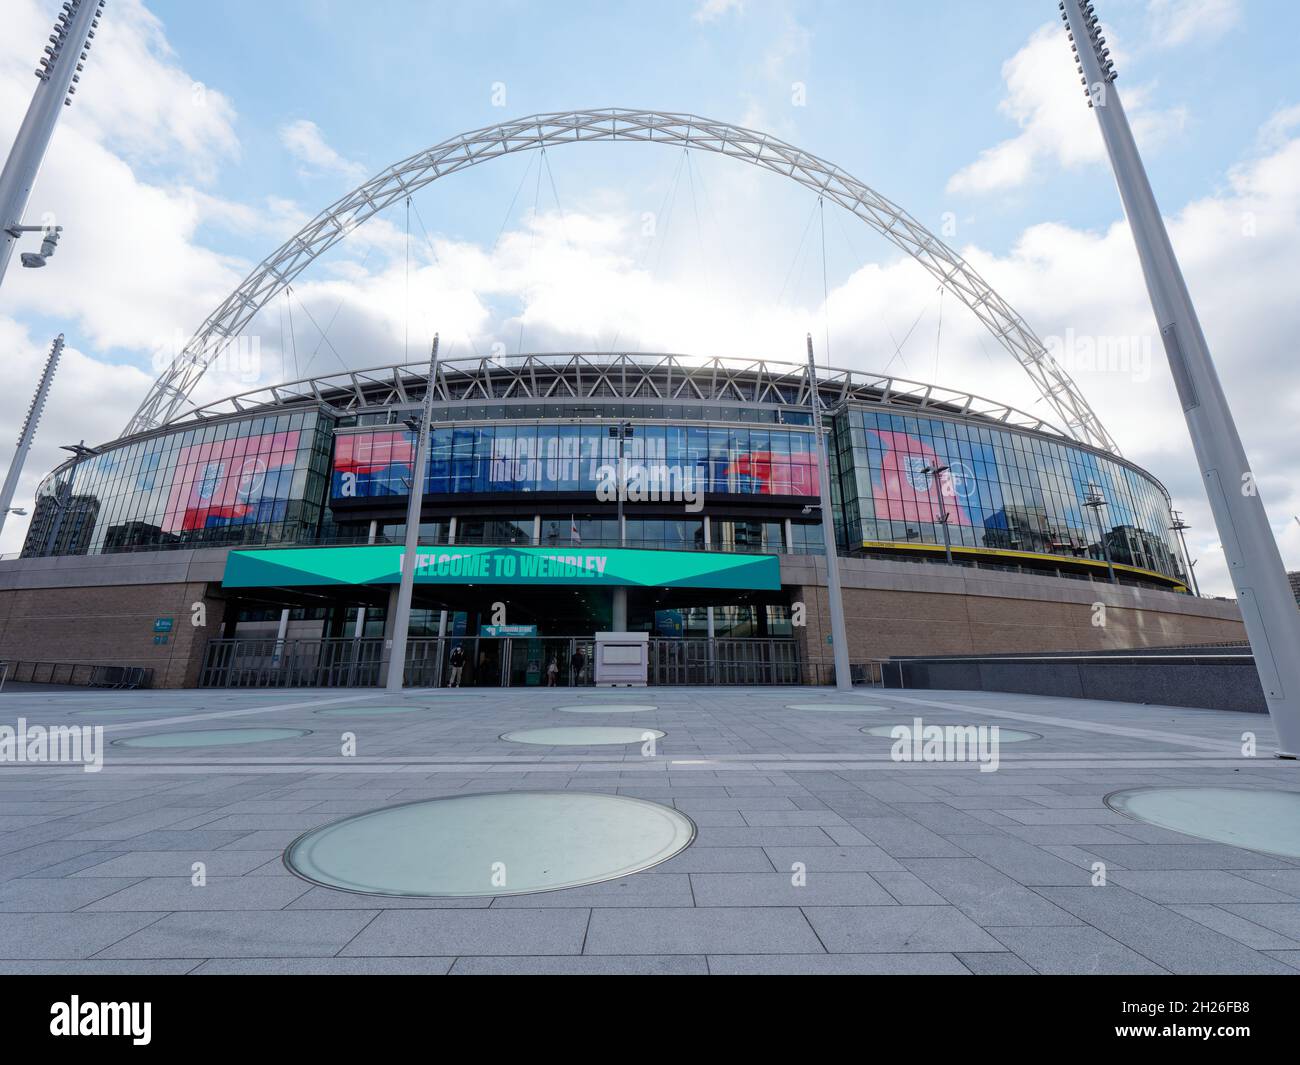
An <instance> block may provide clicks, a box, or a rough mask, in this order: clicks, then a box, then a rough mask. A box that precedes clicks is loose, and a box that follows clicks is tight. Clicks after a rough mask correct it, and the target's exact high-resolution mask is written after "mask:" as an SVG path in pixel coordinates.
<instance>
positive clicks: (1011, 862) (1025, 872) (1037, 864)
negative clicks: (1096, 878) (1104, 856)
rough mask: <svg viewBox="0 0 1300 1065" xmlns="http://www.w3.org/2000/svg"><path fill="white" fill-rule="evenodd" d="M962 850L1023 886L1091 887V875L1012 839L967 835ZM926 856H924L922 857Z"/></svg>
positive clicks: (962, 842)
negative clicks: (1087, 885) (1080, 885)
mask: <svg viewBox="0 0 1300 1065" xmlns="http://www.w3.org/2000/svg"><path fill="white" fill-rule="evenodd" d="M961 847H962V850H963V851H965V852H966V853H968V854H970V855H972V856H973V857H976V858H980V859H982V860H983V861H984V862H986V863H987V864H989V865H991V866H993V868H994V869H997V870H999V871H1001V872H1003V873H1005V874H1006V875H1007V876H1009V877H1011V879H1012V880H1015V881H1017V882H1019V883H1021V884H1025V885H1027V886H1029V887H1036V886H1039V885H1045V884H1053V885H1056V884H1059V885H1074V884H1087V883H1088V882H1089V880H1090V876H1089V874H1088V873H1087V872H1086V871H1084V870H1082V869H1080V868H1079V867H1078V866H1075V865H1071V864H1070V863H1069V862H1065V861H1062V860H1061V859H1060V858H1058V857H1056V855H1054V854H1051V853H1049V852H1048V851H1045V850H1043V848H1042V847H1036V846H1034V845H1033V844H1032V843H1026V842H1025V841H1024V840H1022V839H1015V838H1013V837H1011V836H963V837H962V839H961ZM921 857H924V856H921Z"/></svg>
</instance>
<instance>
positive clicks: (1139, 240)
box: [1058, 0, 1300, 758]
mask: <svg viewBox="0 0 1300 1065" xmlns="http://www.w3.org/2000/svg"><path fill="white" fill-rule="evenodd" d="M1058 7H1059V8H1060V10H1061V12H1062V15H1061V17H1062V18H1063V19H1064V20H1065V22H1066V24H1067V26H1068V27H1069V33H1070V40H1071V41H1072V42H1073V47H1074V50H1075V54H1076V56H1077V62H1078V70H1079V73H1080V74H1081V75H1082V76H1083V85H1084V95H1085V96H1087V98H1088V106H1089V107H1091V108H1092V109H1093V111H1094V112H1095V113H1096V115H1097V121H1098V122H1099V123H1100V125H1101V135H1102V138H1103V139H1104V140H1105V142H1106V151H1107V153H1108V154H1109V156H1110V162H1111V166H1112V167H1113V169H1114V171H1115V181H1116V184H1117V185H1118V186H1119V194H1120V199H1121V200H1123V202H1124V212H1125V214H1126V215H1128V223H1129V228H1130V229H1131V230H1132V231H1133V242H1134V243H1135V244H1136V245H1137V252H1138V258H1139V259H1140V260H1141V262H1142V274H1143V276H1144V278H1145V279H1146V286H1147V292H1148V293H1149V294H1150V297H1151V306H1152V309H1153V310H1154V311H1155V315H1156V324H1157V325H1158V326H1159V328H1160V336H1161V339H1162V340H1163V341H1164V347H1165V354H1166V355H1167V356H1168V359H1169V370H1170V372H1171V374H1172V375H1173V379H1174V386H1175V387H1176V388H1177V390H1178V398H1179V401H1180V402H1181V403H1182V407H1183V415H1184V417H1185V418H1186V419H1187V428H1188V431H1189V432H1190V434H1191V437H1192V447H1193V449H1194V450H1195V452H1196V461H1197V463H1198V464H1199V465H1200V467H1201V475H1202V478H1203V479H1204V482H1205V492H1206V495H1207V496H1208V497H1209V500H1210V511H1211V512H1212V513H1213V515H1214V525H1215V528H1216V529H1217V530H1218V533H1219V539H1220V540H1221V541H1222V543H1223V553H1224V556H1225V557H1226V558H1227V560H1228V572H1229V574H1230V575H1231V577H1232V583H1233V587H1234V588H1236V590H1237V602H1238V604H1239V605H1240V607H1241V616H1242V620H1243V621H1244V622H1245V623H1246V635H1247V636H1248V637H1250V649H1251V651H1252V652H1253V653H1254V656H1255V668H1256V669H1257V670H1258V671H1259V680H1260V684H1261V686H1262V687H1263V689H1264V698H1265V700H1266V702H1267V704H1268V712H1269V715H1270V716H1271V717H1272V719H1273V727H1274V729H1276V731H1277V740H1278V754H1279V755H1281V756H1282V757H1285V758H1294V757H1296V756H1297V754H1300V609H1297V608H1296V601H1295V598H1294V596H1293V595H1292V594H1291V589H1290V587H1289V584H1288V581H1287V576H1286V568H1285V567H1284V566H1283V564H1282V555H1281V553H1280V552H1279V551H1278V547H1277V541H1276V540H1275V539H1274V537H1273V530H1272V528H1271V527H1270V526H1269V523H1268V514H1267V512H1266V511H1265V510H1264V504H1263V501H1262V500H1261V499H1260V497H1259V492H1258V491H1257V489H1256V486H1255V477H1254V475H1253V474H1252V473H1251V470H1250V463H1249V462H1247V460H1246V452H1245V449H1244V448H1243V447H1242V445H1241V437H1240V435H1239V434H1238V433H1237V426H1236V423H1235V422H1234V421H1233V418H1232V411H1231V410H1229V409H1228V401H1227V398H1226V397H1225V396H1224V394H1223V386H1222V385H1221V384H1220V383H1219V375H1218V373H1217V372H1216V371H1215V368H1214V362H1213V360H1212V359H1211V357H1210V349H1209V346H1208V345H1207V344H1206V342H1205V335H1204V333H1202V332H1201V323H1200V322H1199V321H1198V320H1197V317H1196V309H1195V308H1194V307H1193V306H1192V298H1191V295H1190V294H1189V293H1188V291H1187V284H1186V282H1185V281H1184V280H1183V275H1182V271H1181V270H1180V269H1179V267H1178V260H1177V259H1176V258H1175V257H1174V249H1173V245H1171V244H1170V242H1169V234H1168V233H1167V232H1166V231H1165V224H1164V220H1163V219H1162V218H1161V217H1160V208H1159V207H1158V206H1157V205H1156V198H1155V195H1154V193H1152V191H1151V185H1150V183H1149V182H1148V181H1147V175H1146V170H1145V169H1144V168H1143V166H1142V159H1141V157H1140V156H1139V155H1138V150H1137V144H1136V143H1135V142H1134V140H1133V132H1132V130H1131V129H1129V124H1128V119H1127V118H1126V117H1125V115H1124V108H1123V105H1122V104H1121V103H1120V99H1119V93H1117V92H1116V91H1115V86H1114V81H1115V68H1114V64H1113V63H1112V62H1111V60H1110V49H1108V48H1107V47H1106V39H1105V38H1104V37H1103V36H1102V34H1101V28H1100V26H1099V24H1098V21H1097V13H1096V11H1095V10H1094V8H1093V5H1092V4H1091V3H1088V2H1080V0H1061V2H1060V3H1059V4H1058Z"/></svg>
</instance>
